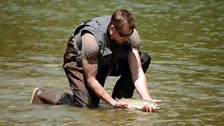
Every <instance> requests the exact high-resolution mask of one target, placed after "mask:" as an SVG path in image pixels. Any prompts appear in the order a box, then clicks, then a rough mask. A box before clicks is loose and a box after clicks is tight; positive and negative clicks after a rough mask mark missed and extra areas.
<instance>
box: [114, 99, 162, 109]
mask: <svg viewBox="0 0 224 126" xmlns="http://www.w3.org/2000/svg"><path fill="white" fill-rule="evenodd" d="M118 101H119V102H125V103H127V104H128V108H129V109H137V110H143V108H144V106H145V105H151V106H154V107H155V108H160V107H159V105H158V104H156V103H154V102H152V101H148V100H141V99H131V98H122V99H119V100H118Z"/></svg>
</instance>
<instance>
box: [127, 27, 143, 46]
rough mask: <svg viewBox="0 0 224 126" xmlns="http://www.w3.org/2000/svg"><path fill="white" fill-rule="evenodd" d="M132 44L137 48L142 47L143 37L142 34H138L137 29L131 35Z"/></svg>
mask: <svg viewBox="0 0 224 126" xmlns="http://www.w3.org/2000/svg"><path fill="white" fill-rule="evenodd" d="M129 39H130V44H131V47H132V48H135V49H138V50H139V49H140V44H141V39H140V36H139V34H138V31H137V30H136V29H134V32H133V34H132V35H131V36H130V38H129Z"/></svg>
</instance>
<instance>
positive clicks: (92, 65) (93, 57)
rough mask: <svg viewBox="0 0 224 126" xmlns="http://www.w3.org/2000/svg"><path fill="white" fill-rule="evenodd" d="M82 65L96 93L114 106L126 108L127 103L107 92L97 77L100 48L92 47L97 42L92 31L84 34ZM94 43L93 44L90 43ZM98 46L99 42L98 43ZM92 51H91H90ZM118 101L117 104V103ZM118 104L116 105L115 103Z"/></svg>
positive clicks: (88, 82) (88, 83)
mask: <svg viewBox="0 0 224 126" xmlns="http://www.w3.org/2000/svg"><path fill="white" fill-rule="evenodd" d="M82 43H83V45H82V53H83V58H82V65H83V70H84V75H85V78H86V80H87V85H88V87H89V88H90V89H91V90H92V91H93V92H94V93H96V95H97V96H98V97H99V98H100V99H102V100H104V101H105V102H107V103H108V104H109V105H111V106H113V107H121V108H126V107H127V104H124V103H117V102H116V101H115V100H114V99H113V98H112V97H111V96H110V95H109V94H108V93H107V92H106V90H105V89H104V88H103V87H102V86H101V84H100V83H99V82H98V80H97V79H96V76H97V71H98V59H97V55H98V53H97V52H99V49H97V47H96V48H92V49H90V47H94V45H95V44H97V42H96V39H95V37H94V36H93V35H92V34H90V33H85V34H84V35H83V36H82ZM90 44H93V45H90ZM97 46H98V44H97ZM89 51H91V52H89ZM116 103H117V104H116ZM115 104H116V105H115Z"/></svg>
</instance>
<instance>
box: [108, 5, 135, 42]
mask: <svg viewBox="0 0 224 126" xmlns="http://www.w3.org/2000/svg"><path fill="white" fill-rule="evenodd" d="M135 27H136V22H135V16H134V15H133V14H132V13H130V12H129V11H128V10H126V9H118V10H116V11H115V12H114V13H113V15H112V17H111V22H110V26H109V28H110V35H111V38H112V39H115V40H116V41H117V42H118V43H119V44H122V43H124V42H126V41H128V37H129V36H130V35H131V34H132V33H133V32H134V29H135Z"/></svg>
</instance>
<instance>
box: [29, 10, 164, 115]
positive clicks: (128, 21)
mask: <svg viewBox="0 0 224 126" xmlns="http://www.w3.org/2000/svg"><path fill="white" fill-rule="evenodd" d="M135 27H136V22H135V17H134V15H133V14H131V13H130V12H129V11H128V10H126V9H118V10H116V11H115V12H114V13H113V15H112V16H106V17H97V18H94V19H92V20H89V21H86V22H85V23H82V24H81V25H79V26H78V27H77V28H76V30H75V31H74V34H73V35H72V36H71V37H70V39H69V40H68V44H67V49H66V52H65V54H64V64H63V67H64V70H65V73H66V75H67V78H68V80H69V83H70V87H71V90H72V93H73V95H70V94H69V93H65V92H49V91H46V90H45V89H36V90H35V91H34V92H33V97H32V100H31V103H50V104H58V105H60V104H67V105H75V106H80V107H98V103H99V100H100V99H102V100H104V101H105V102H106V103H108V104H109V105H111V106H112V107H115V108H117V107H118V108H128V104H127V103H123V102H118V101H116V100H115V98H118V99H119V98H122V97H124V98H131V97H132V95H133V92H134V89H135V88H136V89H137V91H138V93H139V95H140V96H141V98H142V99H144V100H150V101H153V102H156V103H158V102H160V100H154V99H152V98H151V96H150V93H149V91H148V88H147V81H146V76H145V74H144V73H145V72H146V70H147V68H148V66H149V64H150V61H151V58H150V56H149V55H148V54H146V53H144V52H140V51H139V48H140V37H139V34H138V32H137V30H136V29H135ZM108 75H109V76H120V79H119V80H118V81H117V82H116V85H115V87H114V90H113V93H112V96H110V95H109V94H108V93H107V92H106V90H105V89H104V88H103V86H104V83H105V79H106V77H107V76H108ZM144 110H145V111H155V110H156V108H153V107H152V106H149V105H146V106H145V107H144Z"/></svg>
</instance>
